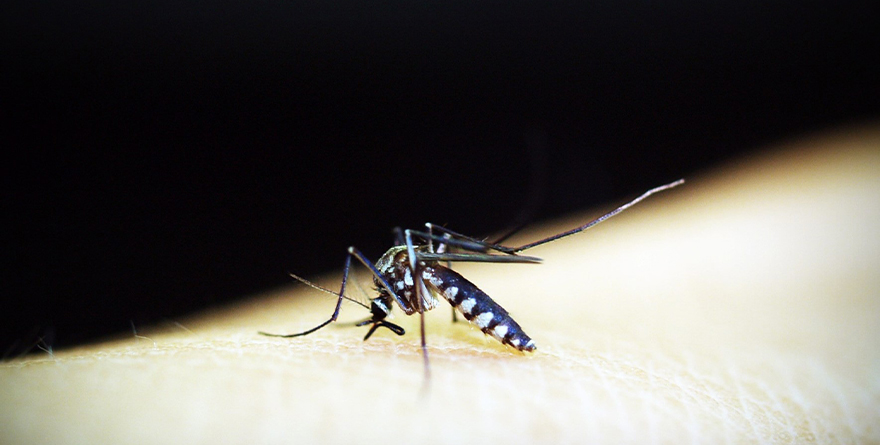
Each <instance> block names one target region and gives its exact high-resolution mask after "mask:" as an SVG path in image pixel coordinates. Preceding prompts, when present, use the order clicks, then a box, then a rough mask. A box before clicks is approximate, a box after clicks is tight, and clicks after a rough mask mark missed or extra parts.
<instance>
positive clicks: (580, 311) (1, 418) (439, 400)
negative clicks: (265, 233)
mask: <svg viewBox="0 0 880 445" xmlns="http://www.w3.org/2000/svg"><path fill="white" fill-rule="evenodd" d="M670 179H675V178H670ZM687 180H688V182H687V183H686V184H685V185H684V186H682V187H679V188H677V189H674V190H671V191H667V192H663V193H661V194H658V195H656V196H653V197H651V198H649V199H648V200H646V201H645V202H643V203H641V204H639V205H637V206H636V207H634V208H632V209H630V210H628V211H627V212H624V213H622V214H620V215H618V216H617V217H615V218H613V219H612V220H611V221H608V222H606V223H603V224H600V225H599V226H596V227H595V228H593V229H591V230H589V231H587V232H585V233H581V234H579V235H575V236H573V237H570V238H566V239H564V240H561V241H557V242H554V243H551V244H548V245H546V246H541V247H538V248H536V249H533V250H530V251H528V254H530V255H536V256H540V257H542V258H544V260H545V262H544V264H542V265H473V264H460V265H457V266H456V270H458V271H459V272H460V273H461V274H462V275H464V276H465V277H468V279H470V280H472V281H474V282H475V283H476V284H477V285H479V286H480V288H481V289H483V290H484V291H486V292H487V293H488V294H489V295H490V296H492V297H493V298H494V299H495V300H496V301H497V302H499V303H500V304H501V305H502V306H504V307H505V308H506V309H507V310H508V311H509V312H510V313H511V315H512V316H513V317H514V318H515V319H516V320H517V321H518V322H519V324H520V325H521V326H522V327H523V329H524V330H525V331H526V333H528V334H529V335H530V336H531V337H532V338H533V339H534V340H535V342H536V344H537V346H538V350H537V352H535V353H533V354H528V355H526V354H523V353H519V352H517V351H514V350H512V349H510V348H506V347H504V346H502V345H500V344H499V343H498V342H497V341H495V340H493V339H491V338H488V337H485V336H484V335H483V334H481V333H480V332H479V331H478V330H477V329H476V328H475V327H473V326H470V325H469V324H467V323H458V324H454V325H453V324H451V323H450V314H449V309H448V308H447V307H446V305H445V303H444V302H441V306H440V308H438V309H437V310H435V311H433V312H431V313H429V315H428V317H427V330H428V345H429V350H430V354H431V367H432V368H431V370H432V379H431V381H430V382H429V384H428V385H429V386H428V388H427V390H425V391H424V392H422V386H423V384H424V383H425V382H424V380H423V373H422V369H423V368H422V360H421V356H420V353H419V348H418V344H419V335H418V318H417V317H404V316H401V314H400V312H399V311H397V314H398V316H397V317H396V318H394V319H393V320H392V321H393V322H395V323H399V324H401V325H402V326H403V327H404V328H406V329H407V335H406V336H403V337H398V336H396V335H393V334H392V333H391V332H389V331H387V330H384V329H383V330H380V331H378V332H377V333H376V334H375V335H374V336H373V337H372V338H371V339H370V340H369V341H368V342H363V341H361V337H362V336H363V335H364V334H365V333H366V330H367V328H366V327H363V328H353V327H351V326H350V323H349V322H352V321H357V320H361V319H364V318H366V317H367V316H368V313H367V311H366V310H364V309H363V308H360V307H358V306H356V305H353V304H346V305H344V306H343V312H342V316H341V318H340V321H341V323H339V324H337V325H331V326H328V327H327V328H325V329H322V330H320V331H318V332H316V333H314V334H312V335H310V336H307V337H301V338H294V339H280V338H268V337H261V336H259V335H257V334H256V332H257V331H258V330H266V331H270V332H279V333H285V332H297V331H301V330H304V329H307V328H310V327H313V326H315V325H317V324H318V323H320V322H321V321H323V320H324V319H326V317H328V316H329V315H330V313H331V311H332V309H333V304H334V303H335V302H334V301H333V299H332V298H330V297H327V296H325V295H321V294H319V293H318V292H315V291H313V290H311V289H309V288H308V287H305V286H302V285H291V286H290V287H288V288H284V289H279V290H278V291H277V292H273V293H270V294H267V295H261V296H256V297H253V298H249V299H243V300H242V301H241V302H240V303H239V304H236V305H234V306H231V307H228V308H222V309H216V310H212V311H209V312H206V313H204V314H201V315H199V316H196V317H193V318H191V319H187V320H179V322H180V324H181V326H177V325H168V326H156V327H150V328H144V329H143V330H139V332H138V336H137V337H135V336H133V335H131V334H129V335H127V336H125V337H124V338H120V339H118V340H115V341H108V342H105V343H101V344H97V345H90V346H83V347H79V348H76V349H72V350H67V351H56V352H55V353H54V354H53V355H48V354H44V355H34V356H29V357H26V358H24V359H19V360H15V361H11V362H4V363H0V443H4V444H24V443H261V444H272V443H387V444H397V443H422V444H426V443H496V444H500V443H525V442H534V441H536V440H540V441H541V443H647V442H656V443H682V442H690V441H697V442H699V443H755V442H761V443H813V442H815V443H880V428H878V427H877V425H880V273H878V270H880V231H878V230H877V224H878V221H880V199H878V194H880V193H878V192H880V129H878V127H859V128H849V129H846V130H840V131H837V132H833V133H826V134H824V135H813V136H810V137H805V138H802V139H799V140H797V141H794V142H791V143H789V144H786V145H783V146H777V147H772V149H762V150H761V151H759V152H756V154H755V155H754V156H752V157H750V158H748V159H743V160H741V161H739V162H735V163H732V164H730V165H727V166H725V167H722V168H718V169H716V170H714V171H709V172H704V173H703V174H698V175H695V176H693V177H688V178H687ZM633 192H634V193H633V195H636V194H638V193H640V192H641V190H634V191H633ZM624 201H625V199H622V200H621V202H620V203H622V202H624ZM620 203H610V204H609V205H607V206H604V207H603V208H602V209H600V210H598V211H595V212H592V213H590V214H583V215H577V216H574V217H572V218H570V219H568V220H566V221H559V222H555V223H552V224H547V225H544V226H542V227H540V228H538V229H537V230H532V231H526V232H524V233H522V234H521V235H520V236H518V237H517V239H515V240H512V241H511V242H510V243H509V244H517V242H520V241H522V242H526V241H532V240H535V239H538V238H541V237H543V236H546V235H549V234H552V233H555V232H559V231H562V230H564V229H568V228H571V227H575V226H577V225H579V224H582V223H583V222H585V221H587V220H589V219H591V218H592V217H593V216H595V215H597V214H599V213H602V212H603V211H604V210H610V209H612V208H614V207H616V205H618V204H620ZM309 278H315V277H309ZM339 278H340V274H338V273H337V274H331V275H328V276H326V277H323V278H316V279H315V281H316V282H317V283H319V284H321V285H324V286H328V287H331V288H338V280H339ZM358 281H359V283H361V286H362V287H364V288H365V289H368V287H369V283H370V281H369V278H368V277H367V275H366V274H364V273H363V271H362V269H361V273H360V274H359V276H358ZM359 293H360V291H359V290H358V289H357V286H354V287H352V291H351V295H353V296H357V295H359ZM342 322H345V323H342Z"/></svg>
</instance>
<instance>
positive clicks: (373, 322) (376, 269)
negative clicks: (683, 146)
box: [260, 179, 684, 377]
mask: <svg viewBox="0 0 880 445" xmlns="http://www.w3.org/2000/svg"><path fill="white" fill-rule="evenodd" d="M683 183H684V179H679V180H678V181H675V182H671V183H669V184H666V185H662V186H660V187H655V188H653V189H651V190H648V191H647V192H645V193H643V194H642V195H641V196H639V197H637V198H635V199H633V200H632V201H630V202H628V203H626V204H624V205H622V206H620V207H618V208H616V209H614V210H612V211H611V212H608V213H606V214H605V215H602V216H600V217H598V218H596V219H594V220H592V221H590V222H588V223H586V224H584V225H582V226H580V227H576V228H574V229H571V230H568V231H565V232H562V233H557V234H556V235H552V236H550V237H547V238H544V239H540V240H538V241H534V242H531V243H528V244H524V245H521V246H519V247H508V246H504V245H501V244H498V243H499V242H500V241H497V242H495V243H491V242H486V241H485V240H481V239H477V238H473V237H470V236H467V235H463V234H461V233H457V232H454V231H452V230H450V229H447V228H445V227H442V226H439V225H436V224H431V223H426V224H425V230H424V231H421V230H409V229H407V230H401V229H399V228H398V229H395V238H396V242H395V245H394V247H392V248H390V249H388V251H387V252H385V254H384V255H382V257H381V258H379V261H376V263H375V264H374V263H373V262H371V261H370V260H369V259H367V257H366V256H364V254H363V253H361V252H360V251H359V250H358V249H357V248H355V247H354V246H352V247H349V248H348V254H347V255H346V257H345V265H344V266H343V268H342V270H343V274H342V284H341V286H340V289H339V292H338V293H337V292H334V291H332V290H330V289H327V288H325V287H322V286H319V285H317V284H314V283H312V282H310V281H308V280H306V279H305V278H302V277H300V276H297V275H294V274H291V276H292V277H293V278H295V279H296V280H298V281H300V282H302V283H303V284H306V285H308V286H311V287H312V288H314V289H317V290H319V291H322V292H326V293H328V294H331V295H334V296H335V297H336V298H337V301H336V308H335V309H334V310H333V315H332V316H331V317H330V318H329V319H328V320H327V321H325V322H323V323H321V324H319V325H318V326H315V327H314V328H312V329H309V330H307V331H303V332H299V333H296V334H270V333H267V332H260V334H262V335H266V336H269V337H284V338H291V337H300V336H303V335H308V334H311V333H313V332H315V331H317V330H319V329H321V328H323V327H324V326H327V325H328V324H330V323H333V322H334V321H336V319H337V318H338V317H339V311H340V308H341V307H342V302H343V300H349V301H352V302H354V303H356V304H359V305H361V306H363V307H364V308H367V309H369V310H370V314H371V316H370V318H368V319H366V320H364V321H362V322H359V323H357V324H356V326H367V325H369V326H370V328H369V330H367V334H366V335H365V336H364V340H367V339H369V338H370V336H372V335H373V333H374V332H376V330H377V329H379V328H386V329H388V330H390V331H391V332H393V333H395V334H397V335H404V334H405V333H406V332H405V331H404V329H403V328H402V327H400V326H398V325H396V324H394V323H391V322H390V321H388V320H386V318H387V317H388V315H389V314H390V313H391V309H392V307H393V306H394V304H397V306H398V307H400V309H401V310H403V312H404V313H405V314H406V315H413V314H416V313H417V314H419V325H420V329H421V351H422V357H423V361H424V366H425V374H426V377H429V376H430V367H429V363H428V348H427V344H426V340H425V312H426V311H429V310H431V309H434V308H435V307H437V305H438V304H439V300H440V298H442V299H445V300H446V301H447V302H448V303H449V304H450V305H451V306H452V307H453V320H455V311H456V310H457V311H459V312H461V314H462V315H463V316H464V318H465V319H466V320H467V321H469V322H471V323H473V324H474V325H476V326H477V327H478V328H480V330H481V331H482V332H483V333H484V334H486V335H489V336H492V337H493V338H495V339H496V340H498V341H500V342H501V343H502V344H504V345H507V346H509V347H512V348H514V349H517V350H519V351H523V352H532V351H534V350H535V349H537V347H536V346H535V342H534V341H533V340H532V339H531V337H529V336H528V335H526V333H525V332H524V331H523V330H522V328H521V327H520V326H519V324H518V323H517V322H516V321H515V320H514V319H513V317H511V316H510V314H509V313H508V312H507V311H506V310H505V309H504V308H503V307H501V305H499V304H498V303H496V302H495V301H494V300H492V298H490V297H489V295H487V294H486V293H485V292H483V291H482V290H480V288H478V287H477V286H476V285H475V284H473V283H471V282H470V281H468V280H467V279H466V278H464V277H463V276H461V275H460V274H459V273H458V272H455V271H454V270H452V268H451V263H452V262H459V261H461V262H468V261H469V262H484V263H540V262H541V261H542V260H541V258H538V257H533V256H525V255H520V252H523V251H525V250H528V249H531V248H533V247H537V246H540V245H542V244H546V243H549V242H551V241H556V240H558V239H560V238H565V237H567V236H570V235H574V234H576V233H580V232H583V231H584V230H587V229H589V228H590V227H593V226H595V225H596V224H599V223H601V222H602V221H605V220H607V219H608V218H611V217H612V216H614V215H617V214H618V213H620V212H622V211H624V210H626V209H628V208H630V207H632V206H633V205H635V204H637V203H638V202H640V201H642V200H644V199H645V198H647V197H648V196H651V195H653V194H655V193H658V192H661V191H664V190H668V189H671V188H673V187H676V186H679V185H681V184H683ZM505 238H506V236H505ZM502 240H503V238H502ZM435 243H436V248H435ZM352 258H355V259H357V260H358V261H360V262H361V264H363V265H364V266H365V267H366V268H367V269H369V270H370V272H371V273H372V275H373V284H374V285H375V287H376V291H377V292H378V296H377V297H375V298H371V299H370V304H369V306H368V305H366V304H364V303H362V302H360V301H358V300H356V299H354V298H351V297H348V296H346V295H345V286H346V284H347V283H348V276H349V272H350V271H351V259H352Z"/></svg>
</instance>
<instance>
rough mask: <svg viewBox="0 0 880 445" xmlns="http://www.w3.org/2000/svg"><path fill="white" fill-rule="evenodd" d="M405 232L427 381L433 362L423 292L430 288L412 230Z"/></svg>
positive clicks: (429, 377)
mask: <svg viewBox="0 0 880 445" xmlns="http://www.w3.org/2000/svg"><path fill="white" fill-rule="evenodd" d="M403 234H404V237H405V238H406V251H407V256H408V257H409V266H410V270H411V271H412V274H413V277H414V278H415V281H416V286H415V287H416V301H417V302H418V304H419V308H418V309H419V325H420V328H421V331H422V360H423V361H424V363H425V382H427V381H429V380H430V379H431V364H430V363H429V361H428V344H427V340H426V339H425V303H424V301H423V300H422V295H423V294H422V292H427V291H428V290H427V289H425V283H424V282H423V281H422V274H421V271H420V270H419V267H418V263H417V262H416V250H415V248H414V247H413V242H412V231H410V230H404V231H403Z"/></svg>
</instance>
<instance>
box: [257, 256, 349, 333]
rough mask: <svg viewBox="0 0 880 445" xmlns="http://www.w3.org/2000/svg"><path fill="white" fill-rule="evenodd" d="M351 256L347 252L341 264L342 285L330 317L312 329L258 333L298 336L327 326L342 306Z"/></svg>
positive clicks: (337, 314)
mask: <svg viewBox="0 0 880 445" xmlns="http://www.w3.org/2000/svg"><path fill="white" fill-rule="evenodd" d="M349 250H350V249H349ZM351 256H352V254H351V252H349V254H348V255H346V256H345V266H343V268H342V271H343V272H342V286H340V289H339V294H338V295H339V299H338V300H336V309H334V310H333V315H332V316H331V317H330V319H329V320H327V321H325V322H323V323H321V324H319V325H318V326H315V327H314V328H312V329H309V330H307V331H304V332H299V333H297V334H270V333H268V332H262V331H260V334H261V335H265V336H267V337H283V338H292V337H300V336H303V335H309V334H311V333H312V332H315V331H317V330H318V329H321V328H323V327H324V326H327V325H328V324H330V323H333V322H334V321H336V319H337V318H338V317H339V309H340V308H341V307H342V300H344V299H345V284H346V283H347V282H348V272H349V270H351Z"/></svg>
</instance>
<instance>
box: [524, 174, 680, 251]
mask: <svg viewBox="0 0 880 445" xmlns="http://www.w3.org/2000/svg"><path fill="white" fill-rule="evenodd" d="M681 184H684V179H679V180H678V181H675V182H670V183H669V184H666V185H661V186H660V187H654V188H652V189H651V190H648V191H647V192H645V193H642V195H641V196H639V197H638V198H636V199H633V200H632V201H630V202H628V203H626V204H624V205H622V206H620V207H618V208H616V209H614V210H612V211H610V212H608V213H606V214H604V215H602V216H600V217H598V218H596V219H594V220H592V221H590V222H588V223H586V224H584V225H582V226H580V227H577V228H574V229H571V230H569V231H566V232H562V233H557V234H556V235H553V236H551V237H549V238H544V239H542V240H538V241H535V242H533V243H529V244H525V245H522V246H519V247H514V248H512V249H510V251H511V252H522V251H523V250H526V249H531V248H532V247H535V246H540V245H541V244H545V243H549V242H550V241H556V240H558V239H559V238H565V237H566V236H569V235H574V234H575V233H578V232H583V231H584V230H587V229H589V228H590V227H593V226H595V225H596V224H599V223H600V222H602V221H605V220H606V219H608V218H611V217H612V216H614V215H617V214H618V213H620V212H622V211H624V210H626V209H628V208H630V207H632V206H634V205H636V204H638V203H639V202H640V201H642V200H643V199H645V198H647V197H649V196H651V195H653V194H654V193H658V192H662V191H663V190H668V189H671V188H673V187H677V186H679V185H681Z"/></svg>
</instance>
